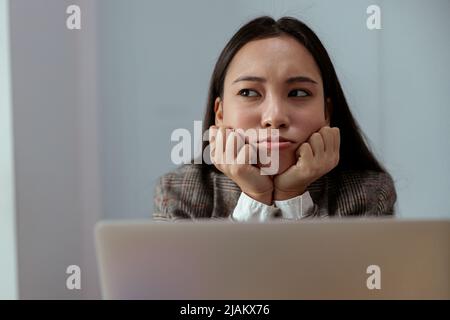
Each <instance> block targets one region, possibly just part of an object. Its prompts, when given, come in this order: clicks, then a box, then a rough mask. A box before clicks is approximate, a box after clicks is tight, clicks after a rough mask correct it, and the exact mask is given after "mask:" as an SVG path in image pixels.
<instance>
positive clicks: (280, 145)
mask: <svg viewBox="0 0 450 320" xmlns="http://www.w3.org/2000/svg"><path fill="white" fill-rule="evenodd" d="M259 145H260V146H261V147H265V148H267V149H278V150H285V149H289V148H290V147H291V146H292V145H293V143H292V142H290V141H283V142H282V141H279V142H275V141H262V142H260V143H259Z"/></svg>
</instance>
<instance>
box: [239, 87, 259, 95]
mask: <svg viewBox="0 0 450 320" xmlns="http://www.w3.org/2000/svg"><path fill="white" fill-rule="evenodd" d="M238 94H239V95H240V96H243V97H258V96H259V93H258V92H256V91H255V90H250V89H242V90H241V91H239V93H238Z"/></svg>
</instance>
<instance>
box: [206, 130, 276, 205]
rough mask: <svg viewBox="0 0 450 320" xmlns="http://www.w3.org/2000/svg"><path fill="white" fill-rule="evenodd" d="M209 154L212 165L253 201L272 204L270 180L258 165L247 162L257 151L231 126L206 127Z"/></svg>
mask: <svg viewBox="0 0 450 320" xmlns="http://www.w3.org/2000/svg"><path fill="white" fill-rule="evenodd" d="M209 142H210V157H211V161H212V163H213V164H214V166H215V167H216V168H217V169H218V170H219V171H221V172H222V173H223V174H225V175H226V176H227V177H228V178H230V179H231V180H233V181H234V182H235V183H236V184H237V185H238V186H239V188H241V190H242V192H244V193H245V194H247V195H248V196H249V197H251V198H253V199H255V200H256V201H259V202H262V203H265V204H267V205H271V204H272V200H273V199H272V197H273V196H272V194H273V179H272V177H271V176H268V175H262V174H261V172H260V168H258V167H256V166H255V165H253V164H251V162H250V160H251V159H257V154H256V153H257V150H256V147H255V146H252V145H250V144H248V143H246V142H245V138H244V137H243V136H242V135H241V134H239V132H237V131H235V130H234V129H232V128H226V127H223V126H220V127H217V126H211V127H210V128H209Z"/></svg>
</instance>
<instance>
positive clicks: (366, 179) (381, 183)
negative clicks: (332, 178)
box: [339, 170, 394, 190]
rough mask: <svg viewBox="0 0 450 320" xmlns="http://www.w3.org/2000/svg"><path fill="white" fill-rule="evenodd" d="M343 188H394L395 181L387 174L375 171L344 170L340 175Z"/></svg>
mask: <svg viewBox="0 0 450 320" xmlns="http://www.w3.org/2000/svg"><path fill="white" fill-rule="evenodd" d="M339 180H340V181H339V182H340V184H341V186H346V185H348V186H350V187H351V186H352V185H359V186H363V187H364V188H365V189H368V190H380V189H385V188H394V180H393V179H392V176H391V175H390V174H389V173H387V172H380V171H374V170H344V171H341V172H340V174H339Z"/></svg>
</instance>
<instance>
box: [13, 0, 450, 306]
mask: <svg viewBox="0 0 450 320" xmlns="http://www.w3.org/2000/svg"><path fill="white" fill-rule="evenodd" d="M74 3H75V4H80V5H81V8H82V30H80V31H69V30H67V29H66V28H65V18H66V15H65V8H66V7H67V6H68V5H69V4H74ZM373 3H378V4H380V6H381V9H382V27H383V29H382V30H377V31H369V30H368V29H367V28H366V17H367V14H366V8H367V6H368V5H370V4H373ZM449 9H450V8H449V2H448V1H433V2H432V3H425V2H422V1H418V0H415V1H396V2H395V3H393V2H391V1H389V2H388V1H360V0H350V1H344V2H339V3H337V2H336V1H294V0H292V1H256V0H255V1H236V0H234V1H207V0H203V1H174V0H171V1H144V0H134V1H121V0H98V1H95V2H94V1H89V0H87V1H65V0H64V1H63V0H39V1H28V0H14V1H12V2H11V36H12V43H11V47H12V48H11V50H12V73H13V103H14V112H13V116H14V139H15V140H14V147H15V159H16V160H15V166H16V183H17V187H16V191H17V192H16V193H17V219H18V247H19V285H20V286H19V289H20V291H19V294H20V297H21V298H54V297H58V298H91V297H98V281H97V273H96V268H95V256H94V251H93V242H92V231H93V229H92V228H93V225H94V223H95V222H96V221H97V220H98V219H100V218H104V219H106V218H139V217H150V216H151V213H152V212H151V211H152V202H153V188H154V183H155V181H156V179H157V177H159V176H160V175H162V174H163V173H164V172H167V171H169V170H171V169H173V168H174V167H175V165H173V164H172V163H171V162H170V150H171V148H172V146H173V144H172V143H171V142H170V134H171V132H172V130H173V129H175V128H188V129H191V130H192V128H193V121H194V120H201V118H202V114H203V109H204V104H205V100H206V91H207V86H208V81H209V77H210V75H211V72H212V68H213V64H214V62H215V60H216V58H217V56H218V54H219V52H220V50H221V49H222V47H223V46H224V44H225V42H226V41H227V40H228V38H229V37H230V36H231V35H232V34H233V33H234V32H235V31H236V30H237V29H238V28H239V26H240V25H241V24H243V23H245V22H246V21H248V20H249V19H250V18H253V17H256V16H257V15H260V14H271V15H274V16H275V17H280V16H282V15H293V16H296V17H298V18H301V19H303V20H304V21H305V22H307V23H308V24H309V25H310V26H311V27H312V28H313V29H314V30H315V31H316V32H317V34H318V35H319V37H320V38H321V39H322V40H323V42H324V44H325V46H326V47H327V49H328V50H329V52H330V54H331V56H332V59H333V61H334V63H335V67H336V69H337V72H338V75H339V77H340V79H341V81H342V84H343V87H344V90H345V92H346V94H347V98H348V100H349V102H350V104H351V107H352V110H353V112H354V115H355V116H356V118H357V119H358V120H359V122H360V124H361V126H362V128H364V131H365V132H366V134H367V136H368V137H369V139H370V141H371V142H372V146H373V149H374V151H375V152H376V154H377V155H378V156H379V157H380V158H381V159H382V160H383V161H384V163H385V164H386V166H387V168H388V169H389V170H390V171H391V172H392V174H393V175H394V179H395V180H396V186H397V191H398V194H399V202H398V212H399V214H400V216H402V217H437V216H441V217H444V216H446V217H450V211H449V209H448V208H449V207H450V198H449V197H448V190H449V189H450V188H449V183H450V182H449V181H450V170H449V169H450V168H449V160H450V151H449V150H450V149H449V140H448V138H447V137H448V136H449V129H448V124H449V119H450V114H449V108H447V107H446V105H447V104H448V101H449V100H450V90H449V89H450V88H449V82H448V80H446V79H445V78H444V77H445V76H446V75H448V74H449V71H450V70H449V68H450V63H449V62H448V61H447V57H448V56H449V53H450V43H449V41H448V40H446V38H447V37H446V33H447V30H450V19H449V13H450V10H449ZM424 79H426V80H424ZM70 264H77V265H80V266H81V268H82V290H81V292H74V291H68V290H67V289H66V288H65V279H66V274H65V268H66V267H67V266H68V265H70Z"/></svg>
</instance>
